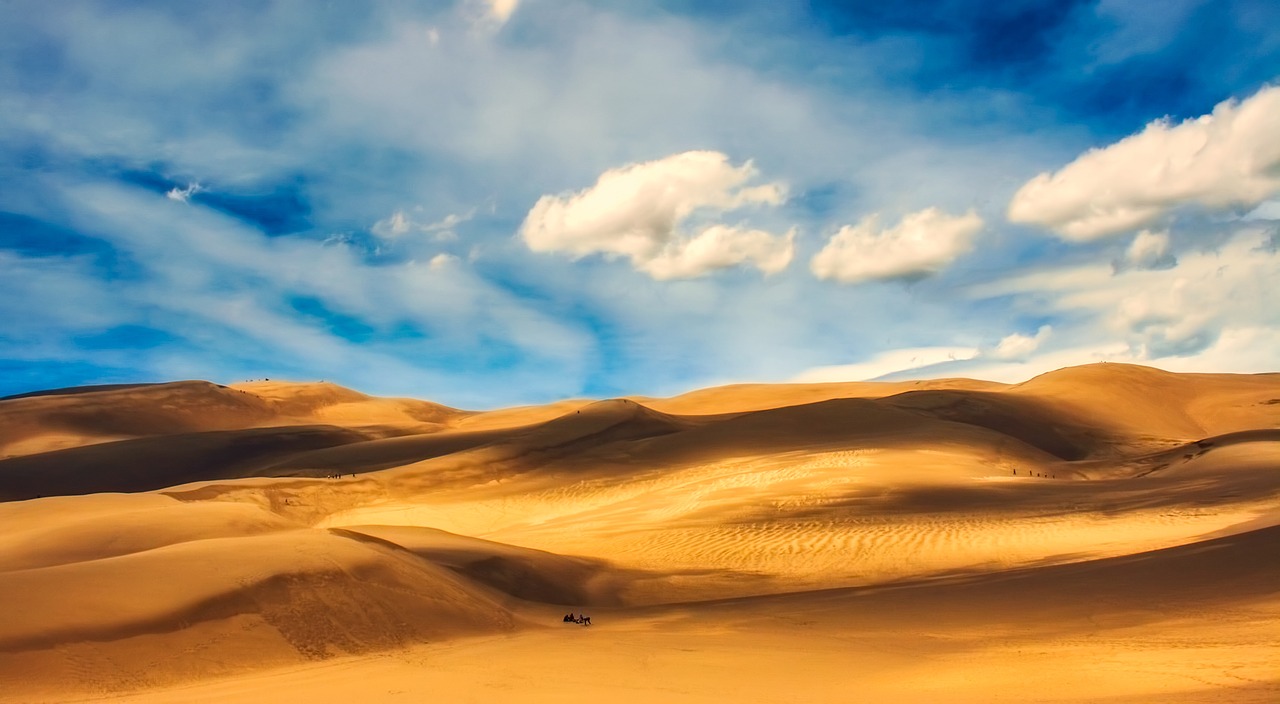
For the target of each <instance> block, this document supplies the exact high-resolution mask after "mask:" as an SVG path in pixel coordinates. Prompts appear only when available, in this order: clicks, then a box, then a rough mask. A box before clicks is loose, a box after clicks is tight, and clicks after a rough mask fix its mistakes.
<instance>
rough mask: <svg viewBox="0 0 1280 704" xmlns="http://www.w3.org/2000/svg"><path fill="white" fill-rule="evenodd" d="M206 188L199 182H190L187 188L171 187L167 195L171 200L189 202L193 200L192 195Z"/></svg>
mask: <svg viewBox="0 0 1280 704" xmlns="http://www.w3.org/2000/svg"><path fill="white" fill-rule="evenodd" d="M203 190H204V186H201V185H200V184H198V183H189V184H187V187H186V188H171V189H169V192H168V193H165V194H164V195H165V197H166V198H168V199H169V200H175V201H178V202H179V203H187V202H189V201H190V200H191V196H193V195H195V194H197V193H199V192H201V191H203Z"/></svg>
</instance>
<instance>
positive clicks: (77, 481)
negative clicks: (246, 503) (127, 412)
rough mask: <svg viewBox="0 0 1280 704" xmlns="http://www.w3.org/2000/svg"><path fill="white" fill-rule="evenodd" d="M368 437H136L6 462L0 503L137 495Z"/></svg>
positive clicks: (252, 470)
mask: <svg viewBox="0 0 1280 704" xmlns="http://www.w3.org/2000/svg"><path fill="white" fill-rule="evenodd" d="M366 439H368V436H367V435H366V434H364V433H360V432H357V431H354V430H349V429H346V428H338V427H334V426H290V427H284V428H252V429H248V430H220V431H210V432H204V433H180V434H175V435H165V436H161V437H146V438H136V439H132V440H120V441H117V442H109V443H101V444H98V445H89V446H85V447H74V448H70V449H66V450H57V451H54V452H45V453H41V454H38V455H27V456H23V457H13V458H9V459H5V460H0V501H15V500H23V499H30V498H34V497H37V496H61V495H74V494H92V493H97V492H133V491H151V490H155V489H164V488H167V487H171V486H175V485H178V484H185V483H188V482H195V481H206V480H216V479H235V478H242V477H248V476H258V475H262V474H268V473H269V472H268V471H267V470H268V469H269V468H270V467H271V465H272V464H273V463H275V462H278V461H280V460H282V459H284V458H286V457H289V456H290V455H292V454H295V453H298V452H302V451H306V450H313V449H316V448H320V447H332V446H334V445H342V444H346V443H353V442H359V441H361V440H366Z"/></svg>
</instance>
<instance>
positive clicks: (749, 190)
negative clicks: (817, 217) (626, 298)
mask: <svg viewBox="0 0 1280 704" xmlns="http://www.w3.org/2000/svg"><path fill="white" fill-rule="evenodd" d="M755 175H756V169H755V167H754V166H752V164H751V162H749V161H748V162H746V163H744V164H742V165H741V166H733V165H732V164H730V163H729V157H727V156H725V155H724V154H721V153H719V152H712V151H691V152H683V153H680V154H673V155H671V156H668V157H665V158H663V159H658V160H656V161H648V162H642V163H637V164H629V165H627V166H623V167H621V168H617V169H610V170H608V171H605V172H604V173H603V174H601V175H600V178H599V179H597V181H596V183H595V185H594V186H591V187H590V188H586V189H583V190H581V191H579V192H577V193H573V194H565V195H558V196H552V195H545V196H542V197H541V198H539V199H538V202H537V203H536V204H534V206H533V208H532V209H531V210H530V211H529V214H528V215H527V216H526V217H525V220H524V224H523V225H522V226H521V227H520V236H521V238H523V240H524V242H525V244H526V245H528V247H529V249H531V250H533V251H535V252H563V253H566V254H569V255H570V256H572V257H574V258H575V259H578V258H582V257H585V256H588V255H591V254H603V255H604V256H606V257H609V258H614V257H625V258H627V259H629V260H631V263H632V264H633V265H634V266H635V268H636V269H637V270H639V271H643V272H645V273H647V274H649V275H650V276H652V277H653V278H655V279H672V278H693V277H697V276H701V275H703V274H706V273H707V272H709V271H713V270H715V269H723V268H727V267H731V266H736V265H739V264H751V265H754V266H755V267H756V268H758V269H760V270H761V271H763V272H765V273H766V274H771V273H776V272H778V271H781V270H782V269H784V268H786V266H787V264H788V263H790V261H791V257H792V253H793V250H794V245H793V239H794V236H795V230H794V229H792V230H791V231H789V232H788V233H787V234H785V235H782V236H778V235H773V234H770V233H768V232H765V231H763V230H756V229H747V228H744V227H738V226H730V225H724V224H720V223H714V222H705V220H706V219H708V218H712V217H716V216H722V215H724V214H725V213H728V212H730V211H733V210H736V209H739V208H742V207H744V206H748V205H777V204H779V203H781V202H782V201H783V199H784V198H785V192H786V191H785V188H784V187H783V186H782V184H780V183H766V184H762V185H755V186H749V185H747V182H748V181H750V180H751V179H752V178H753V177H755ZM691 220H701V221H704V222H701V223H699V224H697V225H692V226H691V223H690V221H691ZM689 229H693V230H694V232H692V233H690V232H689V231H688V230H689Z"/></svg>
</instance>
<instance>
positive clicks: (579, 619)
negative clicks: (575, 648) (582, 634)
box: [564, 611, 591, 626]
mask: <svg viewBox="0 0 1280 704" xmlns="http://www.w3.org/2000/svg"><path fill="white" fill-rule="evenodd" d="M564 622H565V623H578V624H582V625H583V626H590V625H591V617H590V616H588V615H586V614H583V615H581V616H574V615H573V612H572V611H570V612H569V613H567V614H565V615H564Z"/></svg>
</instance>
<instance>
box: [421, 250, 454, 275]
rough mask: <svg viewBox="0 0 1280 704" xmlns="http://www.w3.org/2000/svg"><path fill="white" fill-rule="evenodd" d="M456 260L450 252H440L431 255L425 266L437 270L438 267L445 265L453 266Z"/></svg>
mask: <svg viewBox="0 0 1280 704" xmlns="http://www.w3.org/2000/svg"><path fill="white" fill-rule="evenodd" d="M457 262H458V258H457V257H455V256H453V255H452V254H443V253H442V254H437V255H436V256H434V257H432V258H431V261H430V262H428V263H427V266H429V267H431V268H432V269H435V270H437V271H438V270H440V269H444V268H445V267H449V266H453V265H454V264H456V263H457Z"/></svg>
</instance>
